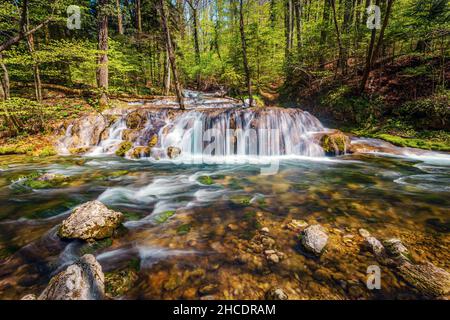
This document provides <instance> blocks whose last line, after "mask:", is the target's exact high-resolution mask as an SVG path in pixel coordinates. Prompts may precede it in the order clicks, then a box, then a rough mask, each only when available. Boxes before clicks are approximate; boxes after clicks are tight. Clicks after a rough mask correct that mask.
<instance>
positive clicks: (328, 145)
mask: <svg viewBox="0 0 450 320" xmlns="http://www.w3.org/2000/svg"><path fill="white" fill-rule="evenodd" d="M320 146H321V147H322V148H323V150H324V152H325V154H326V155H328V156H337V155H341V154H345V153H346V152H347V151H348V150H349V146H350V138H349V137H348V136H346V135H345V134H343V133H342V132H340V131H338V130H334V131H332V132H330V133H326V134H324V135H323V136H322V137H321V138H320Z"/></svg>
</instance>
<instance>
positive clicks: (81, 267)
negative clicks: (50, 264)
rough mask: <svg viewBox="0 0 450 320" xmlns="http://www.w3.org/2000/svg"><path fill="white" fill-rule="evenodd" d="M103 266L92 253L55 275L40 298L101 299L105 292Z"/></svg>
mask: <svg viewBox="0 0 450 320" xmlns="http://www.w3.org/2000/svg"><path fill="white" fill-rule="evenodd" d="M104 282H105V276H104V275H103V272H102V267H101V266H100V264H99V263H98V262H97V260H96V259H95V257H94V256H93V255H91V254H86V255H84V256H83V257H81V259H80V260H78V261H77V262H76V263H74V264H72V265H70V266H69V267H67V269H66V270H64V271H62V272H60V273H58V274H57V275H56V276H54V277H53V278H52V279H51V280H50V283H49V284H48V286H47V287H46V288H45V289H44V291H43V292H42V293H41V295H40V296H39V297H38V300H100V299H103V296H104V293H105V285H104Z"/></svg>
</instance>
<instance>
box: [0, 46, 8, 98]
mask: <svg viewBox="0 0 450 320" xmlns="http://www.w3.org/2000/svg"><path fill="white" fill-rule="evenodd" d="M0 67H1V68H2V70H3V75H2V77H1V78H0V82H1V87H2V89H3V96H4V98H5V100H7V99H9V97H10V89H9V88H10V84H9V73H8V69H7V68H6V65H5V63H4V62H3V56H2V54H1V52H0Z"/></svg>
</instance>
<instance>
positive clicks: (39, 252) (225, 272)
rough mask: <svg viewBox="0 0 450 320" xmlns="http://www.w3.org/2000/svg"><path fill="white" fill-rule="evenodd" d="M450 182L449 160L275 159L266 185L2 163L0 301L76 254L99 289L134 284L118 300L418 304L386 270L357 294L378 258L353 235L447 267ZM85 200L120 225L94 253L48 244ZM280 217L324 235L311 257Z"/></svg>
mask: <svg viewBox="0 0 450 320" xmlns="http://www.w3.org/2000/svg"><path fill="white" fill-rule="evenodd" d="M36 171H39V172H42V173H45V172H49V173H58V174H64V175H66V176H69V177H70V180H69V181H68V182H67V183H65V184H63V185H60V186H58V187H55V188H52V189H40V190H32V189H29V188H26V187H24V186H23V183H22V180H20V179H19V178H20V177H21V176H23V175H27V174H30V173H33V172H36ZM203 176H210V177H211V180H210V182H209V183H208V184H209V185H205V184H202V183H201V182H200V181H204V180H202V178H201V177H203ZM211 181H212V182H211ZM210 183H212V184H210ZM449 185H450V156H448V155H436V154H431V155H427V156H414V157H407V156H404V157H396V156H390V155H377V154H372V155H355V156H344V157H339V158H325V157H323V158H307V157H297V158H285V159H283V160H281V164H280V170H279V172H278V173H277V174H275V175H271V176H264V175H260V167H259V166H258V165H251V164H243V165H236V164H234V165H214V164H212V165H206V164H197V165H196V164H190V165H187V164H184V165H183V164H179V163H175V162H171V161H150V160H140V161H130V160H126V159H122V158H118V157H114V156H102V157H94V156H91V157H70V156H67V157H53V158H46V159H39V158H29V157H23V156H3V157H0V204H1V208H2V209H1V210H0V254H1V255H0V299H12V298H20V297H22V296H23V295H25V294H28V293H35V294H39V293H40V292H41V291H42V290H43V288H44V287H45V286H46V284H47V283H48V281H49V279H50V278H51V277H52V276H53V275H55V274H56V273H57V272H59V271H61V270H62V269H63V268H64V267H66V266H67V265H69V264H70V263H71V262H73V261H74V260H76V259H77V257H79V256H80V255H82V254H83V253H84V252H87V251H86V250H90V251H89V252H92V253H93V254H94V255H95V256H96V257H97V259H98V261H99V262H100V264H101V265H102V268H103V271H104V272H106V274H107V275H108V277H107V279H110V278H109V276H112V275H114V274H119V278H120V279H125V278H126V276H123V275H124V274H125V275H129V274H132V275H133V276H132V277H130V278H132V281H131V280H130V281H131V284H129V285H128V286H127V289H126V290H123V291H121V292H120V293H118V294H117V293H111V295H114V296H115V297H116V298H123V299H200V298H202V297H205V296H207V297H208V296H209V297H213V298H218V299H223V298H226V299H262V298H264V296H265V292H266V291H267V290H269V289H270V288H271V287H281V288H283V289H284V290H285V292H286V293H287V294H288V295H289V298H291V299H300V298H302V299H304V298H308V299H314V298H318V299H323V298H328V299H349V298H350V299H354V298H363V299H383V298H417V297H418V294H417V292H415V291H414V290H413V289H412V288H411V287H409V286H408V285H407V284H406V283H404V282H403V281H402V280H401V279H400V278H398V277H397V276H396V275H395V273H394V272H393V270H390V269H386V268H382V289H381V290H380V291H369V290H367V289H366V286H365V281H366V280H365V279H366V269H367V267H368V266H369V265H371V264H374V263H375V264H376V261H375V259H374V258H373V256H372V255H371V254H370V253H368V252H366V251H364V250H362V249H361V243H362V239H361V238H360V237H359V235H358V231H357V230H358V229H359V228H366V229H368V230H370V231H371V232H372V233H373V234H374V235H375V236H377V237H378V238H380V239H386V238H392V237H397V238H400V239H402V241H403V242H404V244H405V245H406V246H407V247H408V248H409V249H410V250H411V251H412V253H413V256H414V257H415V258H416V259H417V260H419V261H429V262H432V263H434V264H436V265H437V266H439V267H442V268H444V269H447V270H449V269H450V260H449V256H450V254H449V252H448V248H449V240H450V238H449V229H450V225H449V224H450V210H449V208H450V189H449ZM94 199H99V200H100V201H102V202H103V203H104V204H105V205H107V206H108V207H110V208H112V209H115V210H118V211H121V212H123V213H124V214H125V215H126V222H125V223H124V226H125V228H124V230H122V232H121V234H120V235H117V236H115V237H114V238H113V239H112V242H111V243H108V244H107V245H99V246H98V247H93V248H89V246H88V245H87V244H84V243H81V242H78V241H62V240H60V239H59V238H58V236H57V235H56V231H57V226H58V224H59V223H60V222H61V221H62V220H63V219H64V218H66V217H67V216H68V214H69V212H70V210H71V209H72V208H74V207H75V206H77V205H79V204H81V203H84V202H86V201H89V200H94ZM236 199H237V200H236ZM168 211H174V214H173V215H172V216H171V217H170V218H169V219H168V220H167V221H165V222H163V223H158V222H157V220H156V219H155V218H156V217H158V215H159V214H161V213H165V212H168ZM292 219H303V220H305V221H307V222H308V223H310V224H311V223H316V222H318V223H320V224H322V225H323V226H324V227H325V228H326V229H327V230H328V232H329V234H330V240H329V244H328V246H327V250H326V252H325V253H324V254H323V255H322V256H321V257H320V258H313V257H311V256H310V255H308V254H306V253H305V252H304V251H303V250H302V249H301V247H300V246H299V240H298V237H297V235H296V234H295V233H293V232H292V231H290V230H288V229H285V228H284V227H283V226H284V225H285V224H287V223H288V222H289V221H291V220H292ZM261 227H268V228H269V229H270V234H271V236H272V237H273V238H274V240H275V241H276V248H277V250H279V251H282V252H283V253H285V255H286V259H284V260H282V261H281V262H280V263H278V264H276V265H272V264H269V263H268V262H267V261H266V259H265V258H264V256H263V254H258V253H254V252H253V253H252V252H249V250H248V247H249V245H250V244H251V239H253V238H254V237H255V236H257V235H258V230H259V229H260V228H261ZM121 272H122V273H121ZM207 285H209V288H208V289H202V288H204V287H205V286H207ZM109 286H110V285H108V282H107V290H109V291H112V290H111V289H108V288H109Z"/></svg>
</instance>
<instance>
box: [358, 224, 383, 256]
mask: <svg viewBox="0 0 450 320" xmlns="http://www.w3.org/2000/svg"><path fill="white" fill-rule="evenodd" d="M359 234H360V235H361V236H362V237H363V238H364V240H365V243H364V244H365V246H366V247H368V248H369V250H370V251H371V252H372V253H373V254H374V255H375V257H377V259H382V260H384V259H385V258H386V251H385V249H384V246H383V244H382V243H381V242H380V241H379V240H378V239H377V238H375V237H372V235H371V234H370V232H369V231H367V230H365V229H359Z"/></svg>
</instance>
